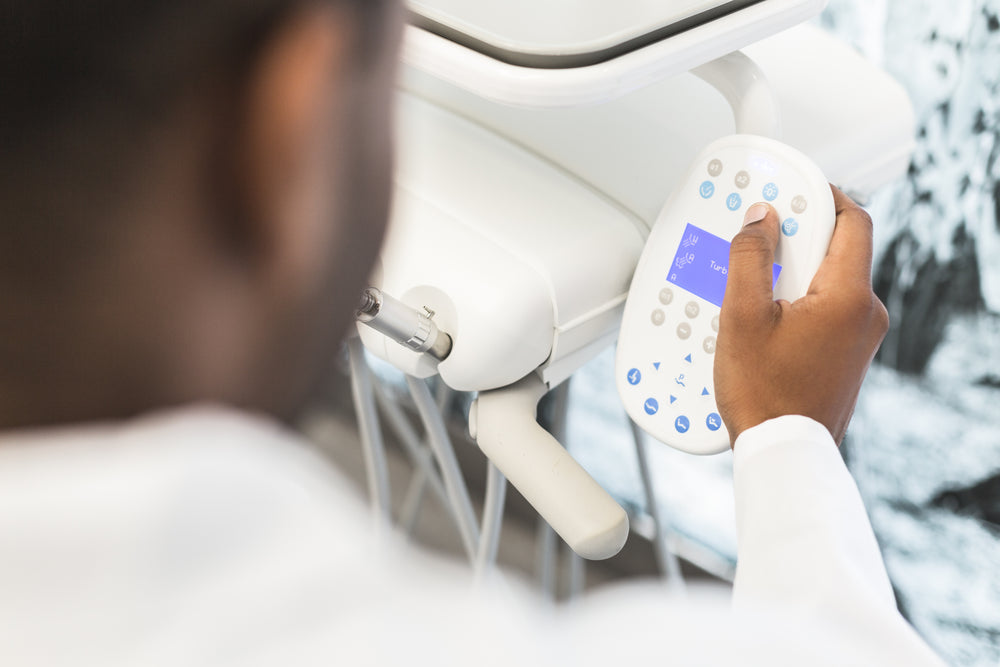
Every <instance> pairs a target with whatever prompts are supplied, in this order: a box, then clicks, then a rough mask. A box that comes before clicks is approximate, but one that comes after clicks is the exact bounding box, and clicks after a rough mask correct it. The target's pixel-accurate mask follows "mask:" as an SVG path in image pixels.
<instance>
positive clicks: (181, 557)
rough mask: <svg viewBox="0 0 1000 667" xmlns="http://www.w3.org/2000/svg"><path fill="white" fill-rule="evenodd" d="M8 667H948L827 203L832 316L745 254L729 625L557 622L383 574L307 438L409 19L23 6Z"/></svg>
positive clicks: (849, 236) (734, 312)
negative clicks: (902, 558) (923, 630)
mask: <svg viewBox="0 0 1000 667" xmlns="http://www.w3.org/2000/svg"><path fill="white" fill-rule="evenodd" d="M3 3H4V4H3V16H4V20H3V21H0V44H2V46H0V48H2V49H3V50H4V54H3V55H4V57H3V58H0V67H2V73H3V77H2V79H3V81H4V103H3V104H2V105H0V165H2V167H0V170H2V171H0V188H2V192H0V211H2V213H0V219H2V224H0V253H2V259H0V280H2V281H3V290H2V293H3V297H2V299H0V313H2V317H3V321H4V322H5V326H4V327H3V333H2V335H0V431H2V433H0V591H2V594H0V662H3V664H8V665H57V664H75V665H79V664H93V665H104V666H107V665H116V664H128V665H161V664H162V665H166V664H184V665H202V664H205V665H208V664H211V665H227V664H239V665H254V664H282V665H284V664H297V665H303V664H305V665H308V664H329V663H331V662H333V663H338V664H352V665H353V664H372V665H387V664H402V663H404V662H406V663H418V664H420V663H427V664H467V663H469V662H472V661H475V662H477V663H481V664H519V665H524V664H600V663H607V662H609V661H615V662H616V664H621V663H622V662H627V661H629V660H634V661H635V662H641V663H642V664H648V663H650V662H653V661H658V662H663V663H667V662H671V661H672V662H673V663H676V664H713V665H714V664H768V665H774V664H836V665H844V664H906V665H922V664H938V662H939V661H938V659H937V658H936V657H935V656H934V654H933V652H931V651H930V649H929V648H928V647H927V646H926V645H925V644H924V643H923V642H922V641H921V640H920V639H919V637H918V636H917V635H916V633H915V632H914V631H913V630H912V629H911V628H910V627H909V626H908V625H907V624H906V622H905V621H904V620H903V618H902V617H901V616H900V615H899V613H898V611H897V610H896V607H895V605H894V602H893V596H892V590H891V588H890V585H889V581H888V578H887V577H886V573H885V570H884V567H883V564H882V561H881V558H880V556H879V552H878V548H877V544H876V542H875V538H874V536H873V535H872V532H871V528H870V526H869V524H868V521H867V518H866V516H865V512H864V508H863V506H862V504H861V500H860V497H859V496H858V493H857V490H856V488H855V487H854V485H853V482H852V481H851V479H850V476H849V475H848V473H847V471H846V469H845V467H844V464H843V462H842V460H841V458H840V457H839V456H838V453H837V447H836V445H837V443H838V442H839V441H840V439H841V438H842V437H843V435H844V430H845V429H846V427H847V423H848V421H849V419H850V416H851V411H852V408H853V403H854V401H855V399H856V396H857V393H858V388H859V385H860V383H861V381H862V378H863V376H864V374H865V372H866V369H867V367H868V365H869V363H870V362H871V359H872V355H873V353H874V351H875V349H876V347H877V346H878V344H879V342H880V340H881V338H882V336H883V335H884V334H885V331H886V327H887V320H886V313H885V310H884V308H883V307H882V306H881V304H880V303H879V302H878V300H877V299H876V298H875V297H874V296H873V294H872V291H871V285H870V276H869V273H870V269H871V223H870V220H869V219H868V217H867V216H866V215H865V213H864V212H863V211H862V210H861V209H859V208H857V207H856V206H855V205H854V204H853V203H852V202H851V201H849V200H848V199H847V198H846V197H845V196H844V195H842V194H840V193H839V192H836V191H835V194H836V203H837V225H836V231H835V234H834V238H833V241H832V244H831V247H830V251H829V255H828V257H827V258H826V261H825V262H824V264H823V266H822V268H821V269H820V272H819V273H818V274H817V276H816V279H815V281H814V282H813V285H812V288H811V289H810V292H809V294H808V295H807V296H806V297H804V298H803V299H801V300H799V301H797V302H795V303H784V302H775V301H773V297H772V294H771V291H770V290H771V285H770V276H771V264H772V260H773V255H774V249H775V246H776V243H777V238H778V231H777V219H776V216H775V213H774V212H773V209H771V208H769V207H768V206H766V205H758V206H754V207H752V208H751V209H750V211H749V213H748V215H747V225H746V227H745V228H744V229H743V231H741V232H740V233H739V234H738V235H737V237H736V238H735V239H734V241H733V245H732V255H731V272H732V273H731V279H730V288H729V290H728V292H727V294H726V297H725V303H724V305H723V309H722V315H721V326H720V332H719V341H718V353H717V354H718V356H717V359H718V362H719V363H718V364H717V365H716V387H717V391H718V398H719V405H720V411H721V413H722V415H723V417H724V419H725V421H726V425H727V427H728V428H729V431H730V433H731V434H733V436H734V449H735V463H734V465H735V476H736V498H737V510H738V524H739V567H738V572H737V578H736V583H735V586H734V592H733V595H734V598H735V602H736V610H735V611H732V612H731V611H730V610H729V602H728V600H725V599H722V598H721V597H720V596H719V595H718V594H713V593H711V592H708V591H701V592H699V591H692V592H691V594H690V595H688V596H687V597H686V598H683V599H680V598H674V597H670V596H668V595H666V594H665V593H664V591H663V590H662V589H661V588H660V587H656V586H650V585H640V586H631V587H614V588H611V589H608V590H606V591H603V592H599V593H597V594H595V595H592V596H588V598H587V599H586V600H585V601H583V602H582V603H580V604H579V605H576V606H573V607H570V608H568V609H561V610H552V609H549V608H548V607H546V606H545V605H544V604H543V603H542V602H541V601H540V600H538V599H536V598H534V597H532V595H531V594H530V593H529V592H526V591H524V590H521V589H520V588H518V587H517V586H516V585H515V586H512V587H510V589H509V590H503V591H501V590H481V591H478V592H472V591H470V587H469V576H468V574H467V573H466V572H464V571H463V570H462V569H461V568H457V567H456V566H453V565H449V564H447V563H444V562H441V561H439V560H437V559H436V558H435V557H432V556H430V555H428V554H425V553H423V552H420V551H418V550H416V549H414V548H412V547H409V546H405V545H401V544H396V545H392V546H391V547H382V548H379V547H378V545H376V544H375V542H374V541H373V540H372V539H371V537H370V535H369V522H368V520H367V513H366V510H365V508H364V506H363V504H362V503H361V501H360V500H359V499H358V498H357V497H356V496H355V494H354V493H353V492H352V491H351V489H350V485H349V484H348V483H347V482H346V481H345V478H344V477H343V476H342V475H341V474H340V473H338V472H337V471H336V470H333V469H331V468H329V467H327V466H326V464H325V463H324V462H323V461H322V460H320V459H319V458H318V457H317V456H316V455H314V454H313V453H312V452H311V450H310V449H309V448H308V447H307V446H306V445H304V444H303V443H302V442H301V441H300V439H299V438H298V436H296V435H295V434H294V432H292V431H291V430H289V429H288V428H287V427H286V426H285V425H284V424H285V423H288V422H289V421H290V420H292V419H293V418H294V417H295V415H296V412H297V410H298V409H299V408H300V406H302V405H303V404H304V402H305V400H306V399H307V398H308V396H309V395H310V392H311V390H312V388H313V387H314V386H315V385H316V383H317V382H318V381H319V378H322V377H323V375H324V374H325V373H326V372H327V369H328V368H329V365H330V362H331V361H332V360H333V358H334V357H335V356H336V350H337V346H338V341H339V340H340V339H341V337H342V336H343V335H344V332H345V331H346V329H347V326H348V323H349V322H350V318H351V311H352V307H353V305H354V303H355V298H356V296H357V294H358V293H359V289H360V288H361V287H362V285H363V283H364V281H365V278H366V276H367V274H368V272H369V270H370V268H371V266H372V263H373V261H374V257H375V255H376V253H377V250H378V246H379V242H380V240H381V237H382V234H383V231H384V227H385V224H386V218H387V209H388V202H389V199H390V192H389V182H390V172H391V165H392V140H391V138H392V132H391V130H390V120H391V110H392V82H393V78H394V75H395V62H396V57H397V53H396V46H395V45H396V43H397V42H398V40H399V34H400V26H401V23H402V10H401V8H400V7H399V6H398V5H397V4H396V3H395V2H392V1H391V0H325V1H323V0H256V1H240V0H198V2H191V1H185V0H173V1H172V2H162V1H155V0H148V1H147V2H142V3H136V2H112V1H111V0H90V1H89V2H78V1H76V0H73V1H69V2H67V1H66V0H62V1H61V2H58V3H57V2H54V0H3Z"/></svg>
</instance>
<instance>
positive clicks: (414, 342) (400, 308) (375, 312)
mask: <svg viewBox="0 0 1000 667" xmlns="http://www.w3.org/2000/svg"><path fill="white" fill-rule="evenodd" d="M354 316H355V318H356V319H357V320H358V321H359V322H361V323H363V324H366V325H368V326H370V327H371V328H372V329H375V330H376V331H378V332H379V333H381V334H383V335H385V336H387V337H388V338H391V339H392V340H394V341H396V342H397V343H399V344H400V345H402V346H404V347H406V348H408V349H410V350H413V351H414V352H426V353H427V354H429V355H431V356H432V357H434V358H435V359H437V360H439V361H441V360H443V359H445V358H446V357H447V356H448V354H449V353H450V352H451V346H452V340H451V336H449V335H448V334H446V333H445V332H443V331H441V330H440V329H438V326H437V325H436V324H434V321H433V320H432V319H431V318H432V317H433V316H434V312H433V311H431V310H428V309H427V308H424V312H421V311H419V310H417V309H415V308H411V307H410V306H408V305H406V304H405V303H403V302H402V301H399V300H398V299H394V298H393V297H391V296H389V295H388V294H385V293H384V292H382V291H381V290H379V289H376V288H374V287H367V288H365V290H364V291H363V292H362V293H361V301H360V303H359V304H358V309H357V311H355V313H354Z"/></svg>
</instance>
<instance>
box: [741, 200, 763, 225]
mask: <svg viewBox="0 0 1000 667" xmlns="http://www.w3.org/2000/svg"><path fill="white" fill-rule="evenodd" d="M766 217H767V204H754V205H753V206H751V207H750V208H748V209H747V214H746V215H745V216H743V226H744V227H746V226H747V225H750V224H753V223H755V222H760V221H761V220H763V219H764V218H766Z"/></svg>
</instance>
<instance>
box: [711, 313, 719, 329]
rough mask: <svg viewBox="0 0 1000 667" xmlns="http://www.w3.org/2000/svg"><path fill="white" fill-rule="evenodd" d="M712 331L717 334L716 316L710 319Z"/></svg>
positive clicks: (717, 323) (717, 321) (717, 322)
mask: <svg viewBox="0 0 1000 667" xmlns="http://www.w3.org/2000/svg"><path fill="white" fill-rule="evenodd" d="M712 331H714V332H715V333H719V316H718V315H716V316H715V317H713V318H712Z"/></svg>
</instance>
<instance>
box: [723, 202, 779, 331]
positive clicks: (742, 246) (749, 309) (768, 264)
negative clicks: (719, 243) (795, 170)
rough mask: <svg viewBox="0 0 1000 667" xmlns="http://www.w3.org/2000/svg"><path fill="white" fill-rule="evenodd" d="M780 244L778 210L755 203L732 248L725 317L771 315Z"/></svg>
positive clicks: (746, 216)
mask: <svg viewBox="0 0 1000 667" xmlns="http://www.w3.org/2000/svg"><path fill="white" fill-rule="evenodd" d="M777 247H778V213H777V211H775V210H774V208H772V207H771V206H770V205H768V204H764V203H760V204H754V205H753V206H751V207H750V208H749V209H747V212H746V215H745V216H744V218H743V229H741V230H740V232H739V233H738V234H737V235H736V236H735V237H733V241H732V244H731V246H730V248H729V276H728V282H727V284H726V295H725V297H724V298H723V301H722V317H723V318H727V315H728V316H735V317H737V318H738V319H740V320H741V321H743V322H746V321H747V318H759V317H761V316H763V315H764V314H766V315H767V316H768V317H770V316H771V312H772V309H773V306H774V291H773V284H774V251H775V248H777Z"/></svg>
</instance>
